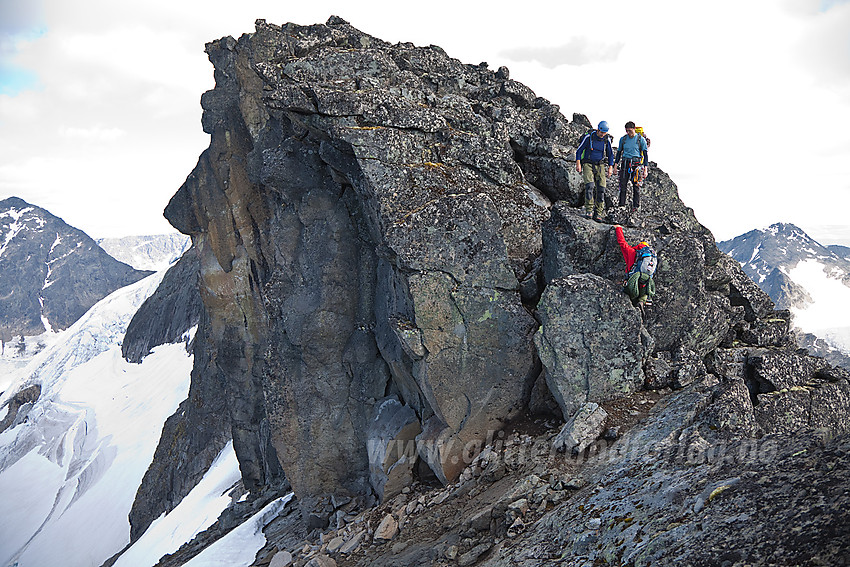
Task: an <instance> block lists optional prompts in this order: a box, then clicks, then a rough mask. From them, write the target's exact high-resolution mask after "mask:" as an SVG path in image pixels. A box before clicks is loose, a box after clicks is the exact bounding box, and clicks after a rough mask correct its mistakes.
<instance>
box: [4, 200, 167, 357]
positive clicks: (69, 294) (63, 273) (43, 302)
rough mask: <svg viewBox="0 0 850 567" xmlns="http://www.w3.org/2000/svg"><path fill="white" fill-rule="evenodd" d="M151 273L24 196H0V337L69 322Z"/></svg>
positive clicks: (61, 326) (55, 327)
mask: <svg viewBox="0 0 850 567" xmlns="http://www.w3.org/2000/svg"><path fill="white" fill-rule="evenodd" d="M150 273H151V272H146V271H139V270H134V269H133V268H131V267H130V266H128V265H127V264H123V263H121V262H119V261H118V260H115V259H114V258H112V257H111V256H110V255H109V254H107V253H106V252H104V251H103V249H101V248H100V247H99V246H98V245H97V244H96V243H95V242H94V240H92V239H91V238H90V237H89V236H88V235H87V234H85V233H84V232H82V231H80V230H78V229H76V228H73V227H71V226H68V225H67V224H65V222H64V221H63V220H62V219H60V218H58V217H55V216H53V215H52V214H50V213H49V212H47V211H46V210H44V209H42V208H40V207H36V206H34V205H30V204H29V203H27V202H26V201H24V200H23V199H19V198H17V197H10V198H8V199H5V200H3V201H0V289H2V290H3V292H2V293H3V300H2V302H0V339H2V340H3V341H9V340H10V339H11V338H12V337H13V336H17V335H27V336H30V335H40V334H41V333H43V332H45V330H47V327H50V329H52V330H55V331H58V330H62V329H66V328H68V327H70V326H71V325H72V324H73V323H74V322H75V321H76V320H77V319H79V318H80V317H81V316H82V315H83V314H84V313H85V312H86V311H88V309H89V308H90V307H91V306H92V305H94V304H95V303H97V302H98V301H99V300H101V299H103V298H104V297H106V296H107V295H109V294H110V293H112V292H113V291H115V290H116V289H118V288H120V287H123V286H125V285H129V284H131V283H133V282H136V281H138V280H140V279H142V278H143V277H145V276H147V275H149V274H150Z"/></svg>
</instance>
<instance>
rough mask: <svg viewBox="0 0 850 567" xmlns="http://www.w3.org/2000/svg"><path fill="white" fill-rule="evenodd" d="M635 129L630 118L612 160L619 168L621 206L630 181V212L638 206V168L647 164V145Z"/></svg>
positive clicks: (639, 179)
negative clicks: (614, 157) (631, 193)
mask: <svg viewBox="0 0 850 567" xmlns="http://www.w3.org/2000/svg"><path fill="white" fill-rule="evenodd" d="M635 130H636V128H635V123H634V122H632V121H631V120H629V121H628V122H626V135H625V136H623V137H622V138H620V141H619V142H618V143H617V157H616V159H615V160H614V161H615V162H616V163H617V164H618V165H619V168H620V203H619V204H620V206H621V207H623V206H625V205H626V191H627V190H628V187H629V181H631V182H632V191H633V195H632V212H635V211H636V210H637V209H638V207H640V181H641V171H640V168H641V167H644V168H645V167H646V166H647V165H648V164H649V146H648V144H647V143H646V139H645V138H644V137H643V136H641V135H640V134H638V133H637V132H636V131H635ZM621 160H622V161H621ZM616 167H617V166H616V165H615V168H616Z"/></svg>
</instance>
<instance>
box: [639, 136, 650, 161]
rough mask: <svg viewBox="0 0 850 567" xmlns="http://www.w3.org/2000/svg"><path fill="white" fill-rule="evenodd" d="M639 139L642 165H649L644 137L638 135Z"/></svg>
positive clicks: (647, 148) (647, 149)
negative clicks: (641, 144)
mask: <svg viewBox="0 0 850 567" xmlns="http://www.w3.org/2000/svg"><path fill="white" fill-rule="evenodd" d="M640 141H641V142H642V143H643V165H646V166H648V165H649V146H648V145H647V144H646V138H644V137H643V136H641V137H640Z"/></svg>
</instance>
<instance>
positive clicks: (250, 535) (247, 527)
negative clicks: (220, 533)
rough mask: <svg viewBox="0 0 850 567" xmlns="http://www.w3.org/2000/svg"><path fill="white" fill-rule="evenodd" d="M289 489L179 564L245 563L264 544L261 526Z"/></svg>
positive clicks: (241, 566) (224, 566)
mask: <svg viewBox="0 0 850 567" xmlns="http://www.w3.org/2000/svg"><path fill="white" fill-rule="evenodd" d="M292 496H293V495H292V493H289V494H287V495H286V496H284V497H282V498H278V499H277V500H275V501H274V502H272V503H271V504H268V505H267V506H266V507H265V508H263V509H262V510H260V511H259V512H257V513H256V514H254V515H253V516H251V518H249V519H248V520H247V521H245V522H244V523H242V524H241V525H240V526H239V527H237V528H235V529H233V530H232V531H231V532H230V533H229V534H227V535H226V536H224V537H223V538H221V539H220V540H218V541H217V542H215V543H214V544H212V545H211V546H209V547H208V548H206V549H204V550H203V551H202V552H201V553H200V554H198V555H196V556H195V557H193V558H192V559H191V560H189V561H187V562H186V563H184V564H183V567H248V566H249V565H251V564H252V563H253V562H254V557H256V555H257V552H258V551H260V550H261V549H262V548H263V546H264V545H265V544H266V536H265V534H263V528H264V527H265V526H266V525H267V524H268V523H269V522H271V521H272V520H274V519H275V517H277V516H278V514H280V511H281V510H283V507H284V506H286V504H287V502H289V501H290V500H291V499H292Z"/></svg>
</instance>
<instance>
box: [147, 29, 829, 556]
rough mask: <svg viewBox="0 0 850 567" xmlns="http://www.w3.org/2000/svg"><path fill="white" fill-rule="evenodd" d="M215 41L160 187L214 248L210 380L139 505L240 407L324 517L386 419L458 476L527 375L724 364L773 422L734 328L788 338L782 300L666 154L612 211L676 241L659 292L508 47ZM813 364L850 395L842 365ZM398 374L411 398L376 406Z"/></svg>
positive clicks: (397, 389) (631, 374)
mask: <svg viewBox="0 0 850 567" xmlns="http://www.w3.org/2000/svg"><path fill="white" fill-rule="evenodd" d="M207 53H208V54H209V57H210V60H211V61H212V63H213V65H214V66H215V76H216V87H215V89H213V90H212V91H210V92H208V93H205V94H204V96H203V98H202V106H203V108H204V115H203V120H202V122H203V127H204V130H205V131H206V132H208V133H209V134H210V135H211V142H210V147H209V149H207V150H206V151H205V152H204V153H203V154H202V155H201V157H200V159H199V162H198V164H197V166H196V167H195V169H194V170H193V171H192V173H191V174H190V175H189V177H188V178H187V180H186V182H185V183H184V185H183V186H182V187H181V188H180V189H179V191H178V192H177V193H176V194H175V195H174V197H173V198H172V200H171V202H170V203H169V205H168V207H167V208H166V211H165V214H166V217H167V218H168V219H169V220H170V222H171V223H172V224H173V225H174V226H175V227H176V228H178V229H179V230H180V231H182V232H184V233H186V234H191V235H192V239H193V242H194V243H195V246H196V249H197V254H198V259H199V268H198V273H199V289H200V296H201V300H202V303H203V314H202V318H201V324H200V326H199V331H198V339H197V340H196V344H195V349H196V351H195V352H196V358H195V371H194V372H193V393H192V394H190V398H191V397H192V396H195V397H194V398H191V399H192V400H195V401H194V402H193V403H192V404H187V405H186V407H185V408H181V413H179V415H176V416H174V417H173V420H169V424H167V425H166V431H165V432H164V434H163V438H162V442H161V444H160V448H159V449H158V453H157V457H156V459H155V462H154V465H152V468H151V470H150V471H149V475H150V477H151V478H152V479H153V478H154V477H155V476H156V475H157V474H161V475H176V476H180V475H183V476H181V478H180V480H179V481H178V480H177V479H176V478H174V479H173V484H174V485H175V486H177V488H175V489H173V490H170V492H169V499H168V501H167V502H162V501H159V502H157V503H156V504H155V505H150V506H147V505H145V504H142V502H143V501H144V500H145V498H146V497H150V500H151V501H153V500H155V499H154V498H153V497H151V495H152V494H153V491H154V489H155V488H156V487H157V486H158V485H157V484H156V482H155V481H154V480H151V481H149V482H146V485H145V487H146V488H145V491H140V495H139V498H138V499H137V503H139V505H140V506H141V508H145V510H144V511H142V509H141V508H140V509H139V515H138V521H137V522H136V523H134V530H135V529H136V528H135V526H137V525H138V526H142V525H144V524H145V522H149V521H150V520H151V519H152V518H153V517H156V516H155V514H156V512H157V511H158V510H162V509H163V508H167V507H168V506H169V505H171V503H172V502H174V501H176V498H177V497H178V496H179V495H180V494H181V493H182V492H184V490H185V487H186V486H187V485H189V484H190V482H189V480H187V479H189V478H191V477H192V476H193V475H195V476H196V473H197V471H198V470H200V469H201V468H202V464H203V462H205V461H207V460H208V459H207V455H208V453H207V452H205V451H206V449H204V446H203V444H204V442H205V440H206V442H207V443H209V444H210V446H213V447H214V446H219V445H220V444H221V443H222V439H223V438H224V436H225V435H226V434H225V433H223V432H225V431H228V430H229V431H230V432H232V436H233V441H234V447H235V449H236V453H237V456H238V458H239V461H240V466H241V470H242V474H243V480H244V482H245V485H246V487H247V488H249V489H250V490H252V491H255V490H258V491H261V490H262V489H263V488H264V487H269V486H273V485H276V484H279V483H280V482H281V479H282V478H283V472H285V475H286V477H287V478H288V479H289V481H290V482H291V483H292V488H293V489H294V491H295V493H296V495H297V496H298V499H299V502H300V503H301V505H302V506H303V507H304V509H305V510H306V511H308V513H307V514H306V517H307V522H308V524H309V525H310V527H311V528H312V527H324V526H325V525H327V522H328V520H329V517H330V515H331V513H332V512H333V511H334V510H338V509H339V507H338V505H337V503H338V502H340V501H343V500H345V501H347V502H352V501H357V502H359V503H368V502H371V501H372V500H373V499H374V498H375V497H376V496H378V497H381V496H384V497H385V496H386V494H387V490H388V488H387V487H388V486H389V487H390V488H389V491H390V492H393V491H394V490H395V489H396V488H395V486H396V484H395V480H393V478H392V477H393V469H392V467H393V463H392V462H391V461H387V459H386V456H387V452H386V450H385V449H384V450H383V453H382V450H381V449H380V448H379V447H378V446H377V445H376V446H375V447H373V450H372V451H371V453H370V449H369V442H370V440H375V439H377V440H380V443H381V444H384V443H385V442H386V444H385V445H384V447H387V446H389V443H390V442H391V441H392V440H393V439H401V438H403V439H405V440H407V439H408V438H409V437H410V435H412V434H413V432H414V431H415V430H416V428H417V427H421V432H419V433H418V434H416V438H415V447H416V449H417V455H418V457H419V458H420V459H421V460H422V461H423V462H424V463H426V464H427V465H428V466H429V467H430V468H431V469H432V471H433V472H434V474H435V475H436V476H437V478H438V479H440V480H441V481H443V482H444V483H448V482H452V481H454V480H455V479H457V478H458V476H459V475H460V473H461V471H462V470H463V469H464V468H465V467H466V465H468V464H469V462H468V460H469V457H470V455H474V454H475V452H476V447H480V444H481V441H482V440H483V439H485V438H487V437H488V434H491V433H492V432H493V431H494V430H499V429H501V428H503V427H504V424H505V423H506V422H507V421H508V420H511V419H512V418H514V417H516V416H518V415H520V414H522V413H523V412H524V411H525V410H526V408H527V407H528V405H529V402H530V398H531V396H532V393H533V392H534V400H535V402H534V405H535V406H536V407H539V408H544V407H546V406H547V405H549V402H551V399H549V398H550V396H547V395H546V392H543V391H542V390H544V389H545V386H546V385H548V389H549V390H550V392H549V394H551V397H553V398H554V399H555V400H556V401H557V404H558V405H559V407H560V411H561V412H562V415H563V416H564V417H570V416H572V415H573V413H574V411H576V410H577V409H578V408H579V406H580V405H581V404H584V403H586V402H600V401H604V400H612V399H614V398H617V397H620V396H624V395H627V394H629V393H631V392H634V391H635V390H636V389H637V388H640V387H642V386H643V385H644V384H646V385H649V386H653V385H654V386H655V387H666V386H672V387H674V388H677V389H681V390H682V392H689V393H693V392H694V391H696V390H698V389H699V388H700V387H701V388H709V386H706V384H707V383H712V381H714V382H713V383H712V386H711V387H714V386H716V385H717V384H718V383H719V382H720V378H719V376H721V375H722V376H723V377H724V378H723V381H724V383H725V382H728V384H726V386H725V387H724V389H722V391H721V389H717V391H716V395H717V396H718V399H720V398H723V399H728V400H729V404H728V407H730V408H732V409H730V410H729V411H726V412H725V413H724V411H720V410H718V411H717V412H715V414H712V415H714V418H713V419H715V420H716V421H717V422H719V423H730V424H734V427H735V428H737V429H734V430H735V431H740V432H744V431H748V432H751V433H760V432H764V431H766V430H765V424H770V423H775V422H776V420H774V419H773V418H772V417H769V416H768V417H764V416H762V417H760V415H759V414H758V413H757V411H756V409H754V408H755V406H756V405H757V404H756V402H757V401H759V400H760V399H761V396H764V395H770V394H771V392H770V391H767V389H765V390H764V391H762V390H761V389H759V390H758V391H755V390H754V389H753V388H756V387H758V388H760V386H758V384H761V382H760V380H763V381H771V380H780V377H779V376H778V375H777V374H776V373H775V372H774V371H773V370H765V372H766V374H764V375H761V374H758V375H757V374H755V372H756V370H755V369H756V366H757V362H756V360H755V358H753V360H750V358H751V352H750V350H746V352H745V353H744V354H741V353H740V352H737V351H736V352H734V353H732V354H728V353H727V351H729V350H734V349H745V348H748V347H752V349H759V348H760V349H767V348H774V349H778V350H789V349H791V348H792V347H793V340H792V339H790V338H789V337H788V325H787V317H785V318H783V316H778V315H776V314H774V312H773V311H772V304H771V303H770V300H769V298H767V296H766V295H765V294H764V292H762V291H761V290H760V289H758V288H757V287H755V286H754V285H747V281H748V280H747V279H746V276H745V275H744V274H743V272H742V271H741V268H740V267H739V266H738V265H737V264H736V263H735V262H734V261H730V260H729V259H728V257H725V256H724V255H723V254H722V253H721V252H720V251H719V250H718V249H717V247H716V245H715V244H714V240H713V238H712V236H711V234H710V233H709V231H708V230H707V229H705V228H704V227H703V226H701V225H700V224H699V223H698V222H697V220H696V218H695V217H694V215H693V211H691V210H690V209H688V208H687V207H685V205H684V204H682V202H681V201H680V200H679V198H678V194H677V189H676V186H675V184H673V183H672V181H671V180H670V179H669V177H667V176H666V175H665V174H664V173H663V172H661V171H660V170H658V169H657V168H656V167H655V166H654V164H651V165H652V167H651V169H650V175H649V177H648V179H647V181H646V184H645V187H644V191H643V198H642V205H641V210H640V211H639V212H638V213H637V214H635V215H632V216H630V217H629V216H627V215H626V212H625V211H622V210H618V209H612V210H609V217H608V218H609V220H611V221H614V222H621V224H625V225H627V226H626V237H627V239H628V241H629V242H632V243H633V242H636V241H639V240H648V241H650V242H652V243H653V245H654V246H655V247H656V249H657V250H658V253H659V259H660V263H659V268H658V272H657V274H656V280H657V283H658V296H657V298H656V301H655V303H654V305H653V306H652V308H650V309H649V310H648V311H647V312H646V314H645V316H644V317H643V318H642V317H641V315H640V313H639V312H638V311H637V310H636V309H635V308H633V307H632V306H631V304H630V302H629V301H628V299H627V298H626V296H625V295H624V294H623V293H622V291H621V288H620V283H621V280H622V277H623V275H624V268H625V266H624V264H623V259H622V256H621V254H620V250H619V248H618V246H617V243H616V239H615V238H614V232H613V229H612V226H611V225H610V224H603V223H595V222H592V221H589V220H586V219H582V218H581V217H580V216H579V215H578V212H579V211H578V209H577V208H575V207H577V206H578V204H579V200H580V191H579V188H580V185H579V184H578V180H577V178H576V176H575V175H574V173H573V172H574V169H573V166H574V164H573V163H572V161H571V160H572V159H573V158H572V156H573V155H574V151H575V144H576V143H577V142H578V139H579V138H580V136H581V134H582V133H583V132H584V131H585V130H586V129H587V126H588V121H587V119H586V118H585V117H583V116H581V115H575V116H574V117H573V121H572V122H570V121H568V120H567V119H565V118H564V117H563V116H562V115H561V114H560V112H559V109H558V108H557V107H556V106H554V105H552V104H550V103H549V102H548V101H546V100H544V99H541V98H538V97H536V96H535V95H534V93H533V92H531V90H530V89H528V88H527V87H525V86H524V85H522V84H520V83H517V82H516V81H512V80H510V79H509V77H508V73H507V70H506V69H500V70H499V71H497V72H493V71H491V70H489V69H487V68H486V65H478V66H471V65H464V64H462V63H460V62H458V61H456V60H454V59H451V58H450V57H448V56H447V55H446V54H445V53H444V52H443V51H442V50H441V49H439V48H438V47H434V46H432V47H427V48H419V47H414V46H412V45H410V44H398V45H389V44H387V43H385V42H383V41H381V40H378V39H376V38H373V37H371V36H368V35H366V34H363V33H362V32H359V31H358V30H356V29H354V28H352V27H351V26H350V25H348V24H347V23H346V22H344V21H343V20H341V19H339V18H331V19H330V20H329V21H328V23H327V24H326V25H315V26H307V27H304V26H297V25H294V24H287V25H285V26H283V27H280V26H275V25H271V24H268V23H266V22H264V21H262V20H261V21H258V22H257V28H256V32H255V33H253V34H246V35H244V36H242V37H241V38H240V39H239V40H238V41H237V40H235V39H233V38H230V37H228V38H224V39H221V40H218V41H215V42H212V43H210V44H208V45H207ZM611 191H613V188H612V189H611ZM611 195H613V193H612V194H611ZM611 195H609V196H608V200H609V201H610V200H611V199H610V197H611ZM555 201H556V202H555ZM553 202H554V204H553ZM742 352H743V351H742ZM754 352H755V351H754V350H753V354H752V356H753V357H755V356H756V355H755V354H754ZM648 361H652V362H650V363H648ZM645 365H646V368H648V369H649V370H645ZM721 368H722V369H723V371H728V372H729V374H728V375H726V374H723V372H721V370H720V369H721ZM764 368H767V367H766V366H765V367H764ZM801 368H802V367H801ZM541 369H543V370H544V371H545V381H540V380H538V377H539V376H540V374H541ZM739 370H740V373H739V374H736V372H738V371H739ZM815 372H816V374H817V372H821V373H822V371H820V370H818V371H815ZM813 379H817V380H819V382H818V384H819V386H818V388H819V389H818V391H826V389H827V388H835V396H836V398H835V399H837V400H839V402H838V403H839V405H840V403H843V402H841V401H840V400H842V399H843V398H840V396H842V395H843V393H842V392H843V391H844V390H843V389H842V388H843V386H840V384H839V382H840V380H839V381H838V382H835V381H833V382H830V381H829V380H827V379H825V378H817V375H815V376H814V378H813ZM196 381H197V384H196V383H195V382H196ZM535 381H537V382H536V384H535ZM771 383H773V382H771ZM833 383H835V384H839V385H836V386H830V385H829V384H833ZM774 387H776V386H774ZM776 391H780V389H777V390H776ZM213 392H217V394H218V397H217V398H215V399H214V400H213V399H212V398H213V396H214V394H213ZM221 392H224V395H221ZM700 392H702V393H704V392H703V391H702V390H700ZM829 392H832V390H829ZM682 395H685V394H682ZM693 395H694V396H697V394H693ZM711 395H714V393H712V394H711ZM830 395H832V394H830ZM393 396H394V397H396V398H397V399H398V407H396V409H397V410H398V411H399V412H402V413H400V414H399V416H400V417H403V418H404V419H400V420H399V421H398V422H396V420H395V419H394V418H393V419H389V418H388V421H386V422H382V421H381V420H379V422H380V423H378V424H375V423H374V422H373V419H374V416H375V415H376V413H379V412H377V411H376V410H377V409H378V408H379V407H380V405H381V403H383V401H384V400H386V399H387V398H388V397H393ZM710 400H711V397H710V396H709V395H706V396H702V397H699V399H698V400H693V401H694V403H695V404H696V405H695V406H693V407H686V408H685V409H686V411H687V414H688V415H691V416H693V415H695V414H696V413H698V412H699V411H701V410H703V409H705V408H706V407H708V406H709V405H710V404H709V402H710ZM799 401H800V400H797V399H794V400H791V399H790V398H789V400H788V402H787V404H786V405H787V407H796V406H793V404H797V403H799ZM207 402H210V403H209V404H208V405H205V404H207ZM792 402H793V404H792ZM783 403H785V402H783ZM193 404H194V405H193ZM771 404H772V401H771ZM768 406H769V404H768V401H765V404H764V408H767V407H768ZM724 407H726V406H724ZM771 407H772V405H771ZM783 407H786V406H783ZM402 408H404V409H402ZM184 410H185V411H184ZM207 411H215V412H216V415H215V419H213V420H212V421H211V423H212V425H211V426H207V425H204V426H201V425H200V424H199V423H198V421H197V420H202V419H205V418H206V417H211V416H207V415H206V414H205V412H207ZM763 413H764V414H765V415H767V413H766V411H765V412H763ZM776 413H777V412H773V414H776ZM190 414H191V415H190ZM810 414H811V412H810ZM822 417H823V416H815V415H813V414H811V417H809V418H807V420H806V421H805V423H806V424H809V425H811V424H813V423H815V422H817V421H818V420H819V419H822ZM384 426H386V428H385V427H384ZM658 427H659V430H666V431H668V433H670V432H671V431H672V429H671V428H672V426H670V425H668V424H661V425H659V426H658ZM708 431H713V430H712V429H711V428H708ZM656 433H659V431H656ZM659 434H660V433H659ZM702 434H703V433H702V430H700V435H702ZM742 434H743V433H742ZM705 435H708V433H705ZM174 446H178V447H182V449H181V450H184V451H185V452H186V454H187V455H189V457H188V458H186V459H179V460H178V462H179V466H171V465H166V464H164V463H165V460H167V459H168V458H169V451H171V447H174ZM396 464H398V461H396ZM181 467H182V469H181ZM406 467H407V463H406V462H405V463H404V468H400V469H399V472H402V473H403V474H402V475H401V477H404V478H406V477H407V475H408V471H407V468H406ZM373 473H375V474H373ZM382 490H383V491H384V493H383V494H382V493H381V491H382ZM352 499H353V500H352ZM146 506H147V507H146ZM135 533H136V531H134V534H135ZM476 560H477V558H476Z"/></svg>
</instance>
